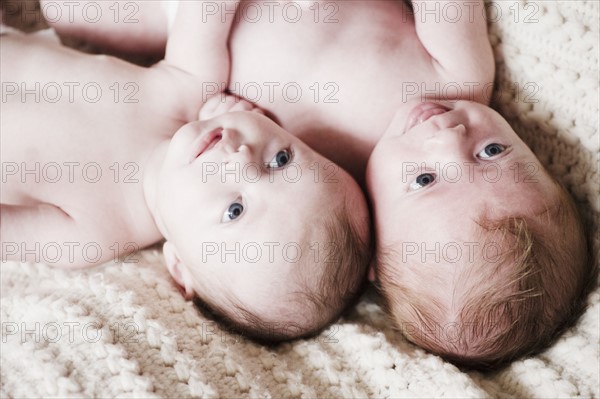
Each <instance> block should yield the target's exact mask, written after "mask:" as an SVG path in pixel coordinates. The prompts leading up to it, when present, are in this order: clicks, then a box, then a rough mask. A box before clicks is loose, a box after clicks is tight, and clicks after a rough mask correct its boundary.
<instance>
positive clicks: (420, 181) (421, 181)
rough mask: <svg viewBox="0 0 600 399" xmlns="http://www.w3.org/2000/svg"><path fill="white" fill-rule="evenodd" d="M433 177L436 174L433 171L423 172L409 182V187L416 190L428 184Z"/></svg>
mask: <svg viewBox="0 0 600 399" xmlns="http://www.w3.org/2000/svg"><path fill="white" fill-rule="evenodd" d="M435 177H436V176H435V174H434V173H423V174H421V175H419V176H417V178H416V179H415V181H414V182H412V183H410V189H411V190H418V189H420V188H423V187H425V186H428V185H430V184H431V183H433V182H435Z"/></svg>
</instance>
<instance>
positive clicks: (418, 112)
mask: <svg viewBox="0 0 600 399" xmlns="http://www.w3.org/2000/svg"><path fill="white" fill-rule="evenodd" d="M448 111H450V108H448V107H445V106H443V105H441V104H439V103H434V102H426V103H422V104H419V105H417V106H416V107H414V108H413V109H412V111H410V113H409V114H408V119H407V121H406V128H405V129H404V132H407V131H408V130H410V129H412V128H413V127H415V126H417V125H418V124H421V123H423V122H425V121H426V120H428V119H429V118H431V117H432V116H435V115H441V114H444V113H446V112H448Z"/></svg>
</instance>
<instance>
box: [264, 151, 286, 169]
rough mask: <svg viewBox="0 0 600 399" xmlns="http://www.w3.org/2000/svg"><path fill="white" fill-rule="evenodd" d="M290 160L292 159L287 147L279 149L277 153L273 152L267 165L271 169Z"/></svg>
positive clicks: (280, 166) (279, 166)
mask: <svg viewBox="0 0 600 399" xmlns="http://www.w3.org/2000/svg"><path fill="white" fill-rule="evenodd" d="M291 160H292V153H291V151H290V150H288V149H285V150H281V151H279V152H278V153H277V154H275V156H274V157H273V159H271V160H270V161H269V162H268V163H267V167H268V168H272V169H276V168H282V167H284V166H285V165H287V164H288V163H290V161H291Z"/></svg>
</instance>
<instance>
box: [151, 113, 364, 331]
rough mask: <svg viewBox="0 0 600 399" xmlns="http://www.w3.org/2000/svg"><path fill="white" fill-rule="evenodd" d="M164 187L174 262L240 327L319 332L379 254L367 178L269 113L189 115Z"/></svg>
mask: <svg viewBox="0 0 600 399" xmlns="http://www.w3.org/2000/svg"><path fill="white" fill-rule="evenodd" d="M334 168H335V173H332V171H333V170H334ZM157 190H158V193H157V204H156V209H157V212H156V213H157V217H156V219H157V224H158V226H159V228H160V230H161V232H162V233H163V235H164V236H165V238H166V240H167V241H166V243H165V244H164V247H163V248H164V255H165V259H166V261H167V266H168V268H169V271H170V272H171V274H172V276H173V277H174V279H175V280H176V281H177V282H178V283H179V284H180V285H181V286H182V287H183V290H184V292H185V295H186V296H187V297H188V298H189V299H192V298H193V297H194V296H196V299H197V300H199V301H200V302H201V303H202V304H203V305H204V306H205V307H207V308H208V310H209V311H211V313H214V314H216V316H217V317H218V318H220V319H222V321H223V322H225V323H226V324H228V325H229V327H233V328H234V329H236V330H237V331H238V332H241V333H243V334H245V335H247V336H250V337H251V338H255V339H260V340H266V341H278V340H283V339H291V338H296V337H301V336H307V335H311V334H313V333H315V332H317V331H318V330H320V329H321V328H322V327H324V326H325V325H326V324H327V323H329V322H331V321H332V320H333V319H335V318H336V317H337V316H339V314H340V313H341V312H342V310H343V309H344V308H345V306H346V305H347V304H348V302H349V301H350V300H351V299H352V298H353V297H355V296H356V294H358V292H359V290H360V287H361V283H362V281H363V279H364V276H365V273H366V269H367V265H368V263H369V258H370V232H369V225H370V223H369V216H368V210H367V205H366V201H365V199H364V196H363V194H362V192H361V190H360V188H359V187H358V185H357V184H356V183H355V181H354V180H353V179H352V178H351V177H350V176H349V175H348V174H347V173H346V172H344V171H343V170H342V169H341V168H338V167H337V166H336V165H335V164H333V163H332V162H330V161H328V160H327V159H325V158H323V157H322V156H320V155H319V154H318V153H316V152H315V151H313V150H311V149H310V148H309V147H308V146H306V145H305V144H304V143H303V142H302V141H300V140H299V139H297V138H296V137H294V136H293V135H291V134H290V133H288V132H286V131H285V130H283V129H282V128H281V127H279V126H278V125H277V124H275V123H274V122H272V121H271V120H270V119H268V118H266V117H264V116H262V115H259V114H257V113H255V112H233V113H226V114H223V115H221V116H218V117H216V118H213V119H210V120H207V121H199V122H193V123H190V124H187V125H185V126H183V127H182V128H181V129H180V130H179V131H178V132H177V133H176V134H175V135H174V137H173V139H172V140H171V142H170V144H169V147H168V149H167V153H166V156H165V160H164V162H163V165H162V169H161V171H160V173H159V177H158V185H157Z"/></svg>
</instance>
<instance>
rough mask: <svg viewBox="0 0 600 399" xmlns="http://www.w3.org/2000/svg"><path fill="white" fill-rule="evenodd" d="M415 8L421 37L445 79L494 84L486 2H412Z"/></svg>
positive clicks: (424, 0) (423, 0)
mask: <svg viewBox="0 0 600 399" xmlns="http://www.w3.org/2000/svg"><path fill="white" fill-rule="evenodd" d="M412 5H413V12H414V16H415V28H416V31H417V36H418V37H419V39H420V40H421V43H422V44H423V46H424V47H425V49H426V50H427V52H428V53H429V55H431V57H432V59H433V62H434V65H435V67H436V68H437V69H438V71H439V73H440V74H441V76H442V77H444V78H446V79H450V80H452V79H459V80H461V81H464V82H467V81H470V82H485V83H488V82H491V81H493V78H494V56H493V53H492V47H491V45H490V42H489V40H488V35H487V26H486V20H485V8H484V3H483V0H465V1H452V0H412Z"/></svg>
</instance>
